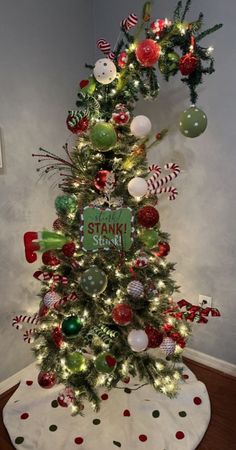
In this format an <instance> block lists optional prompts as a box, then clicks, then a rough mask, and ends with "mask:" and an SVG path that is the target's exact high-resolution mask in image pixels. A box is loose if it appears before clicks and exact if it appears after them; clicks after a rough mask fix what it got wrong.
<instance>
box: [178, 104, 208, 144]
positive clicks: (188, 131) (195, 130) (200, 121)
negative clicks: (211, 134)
mask: <svg viewBox="0 0 236 450" xmlns="http://www.w3.org/2000/svg"><path fill="white" fill-rule="evenodd" d="M206 127H207V116H206V114H205V113H204V112H203V111H202V110H201V109H199V108H196V106H194V105H193V106H190V108H188V109H185V111H184V112H183V113H182V114H181V116H180V122H179V129H180V131H181V133H182V134H183V135H184V136H185V137H189V138H195V137H197V136H200V134H202V133H203V132H204V131H205V129H206Z"/></svg>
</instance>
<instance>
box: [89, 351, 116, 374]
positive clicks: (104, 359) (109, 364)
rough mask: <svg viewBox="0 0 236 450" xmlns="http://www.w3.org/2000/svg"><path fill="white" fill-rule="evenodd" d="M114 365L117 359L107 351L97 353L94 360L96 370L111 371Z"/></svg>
mask: <svg viewBox="0 0 236 450" xmlns="http://www.w3.org/2000/svg"><path fill="white" fill-rule="evenodd" d="M116 365H117V361H116V359H115V358H114V356H113V355H111V354H110V353H107V352H103V353H99V355H98V356H97V357H96V359H95V361H94V366H95V368H96V370H97V371H98V372H101V373H112V372H113V370H115V368H116Z"/></svg>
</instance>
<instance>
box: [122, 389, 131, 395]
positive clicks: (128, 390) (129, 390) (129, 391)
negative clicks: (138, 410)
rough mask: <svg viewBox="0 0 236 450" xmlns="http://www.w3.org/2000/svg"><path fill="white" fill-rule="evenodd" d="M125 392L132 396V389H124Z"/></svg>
mask: <svg viewBox="0 0 236 450" xmlns="http://www.w3.org/2000/svg"><path fill="white" fill-rule="evenodd" d="M124 392H125V393H126V394H131V392H132V391H131V389H129V388H125V389H124Z"/></svg>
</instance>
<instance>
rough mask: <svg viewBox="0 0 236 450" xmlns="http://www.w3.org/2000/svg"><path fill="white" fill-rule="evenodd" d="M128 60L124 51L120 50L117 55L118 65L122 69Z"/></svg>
mask: <svg viewBox="0 0 236 450" xmlns="http://www.w3.org/2000/svg"><path fill="white" fill-rule="evenodd" d="M127 61H128V55H127V53H126V52H121V53H120V54H119V56H118V61H117V63H118V67H120V68H121V69H124V67H125V66H126V64H127Z"/></svg>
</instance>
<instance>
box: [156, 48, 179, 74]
mask: <svg viewBox="0 0 236 450" xmlns="http://www.w3.org/2000/svg"><path fill="white" fill-rule="evenodd" d="M158 65H159V69H160V71H161V73H163V74H165V75H171V74H172V73H173V74H174V73H175V72H176V71H177V70H178V68H179V55H178V53H175V52H169V53H167V54H166V55H165V56H163V57H161V58H160V59H159V62H158Z"/></svg>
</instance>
